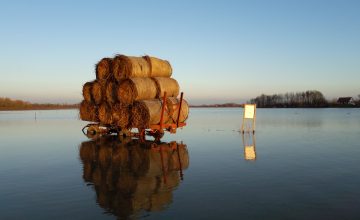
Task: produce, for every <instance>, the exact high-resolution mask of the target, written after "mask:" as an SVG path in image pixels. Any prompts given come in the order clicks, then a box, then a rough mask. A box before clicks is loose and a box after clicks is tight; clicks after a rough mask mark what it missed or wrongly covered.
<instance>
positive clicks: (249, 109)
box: [244, 105, 255, 119]
mask: <svg viewBox="0 0 360 220" xmlns="http://www.w3.org/2000/svg"><path fill="white" fill-rule="evenodd" d="M244 111H245V113H244V118H250V119H253V118H254V115H255V105H245V106H244Z"/></svg>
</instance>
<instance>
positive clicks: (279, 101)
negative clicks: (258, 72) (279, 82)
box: [250, 90, 329, 108]
mask: <svg viewBox="0 0 360 220" xmlns="http://www.w3.org/2000/svg"><path fill="white" fill-rule="evenodd" d="M250 103H252V104H256V106H257V107H260V108H272V107H278V108H297V107H328V106H329V103H328V101H327V100H326V99H325V97H324V95H323V94H322V93H321V92H319V91H317V90H309V91H305V92H296V93H294V92H287V93H285V94H274V95H264V94H262V95H260V96H258V97H256V98H254V99H251V100H250Z"/></svg>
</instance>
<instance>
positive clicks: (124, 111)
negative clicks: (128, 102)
mask: <svg viewBox="0 0 360 220" xmlns="http://www.w3.org/2000/svg"><path fill="white" fill-rule="evenodd" d="M131 107H132V106H125V105H122V104H121V103H117V104H115V105H113V106H112V108H111V115H112V119H113V123H114V124H116V125H117V126H118V127H120V128H125V129H128V128H130V114H131Z"/></svg>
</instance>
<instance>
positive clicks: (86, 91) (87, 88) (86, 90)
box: [82, 82, 94, 103]
mask: <svg viewBox="0 0 360 220" xmlns="http://www.w3.org/2000/svg"><path fill="white" fill-rule="evenodd" d="M93 84H94V82H87V83H85V84H84V85H83V90H82V94H83V97H84V99H85V100H86V101H87V102H88V103H92V102H93V97H92V94H91V93H92V86H93Z"/></svg>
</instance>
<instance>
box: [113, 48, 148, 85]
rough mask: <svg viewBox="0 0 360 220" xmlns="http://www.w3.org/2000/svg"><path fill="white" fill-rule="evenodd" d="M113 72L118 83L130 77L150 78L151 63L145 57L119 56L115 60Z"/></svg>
mask: <svg viewBox="0 0 360 220" xmlns="http://www.w3.org/2000/svg"><path fill="white" fill-rule="evenodd" d="M112 71H113V74H114V77H115V79H116V80H117V81H118V82H120V80H122V79H126V78H130V77H149V76H150V66H149V63H148V62H147V61H146V59H145V58H143V57H131V56H125V55H117V56H116V57H115V58H114V60H113V65H112Z"/></svg>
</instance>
